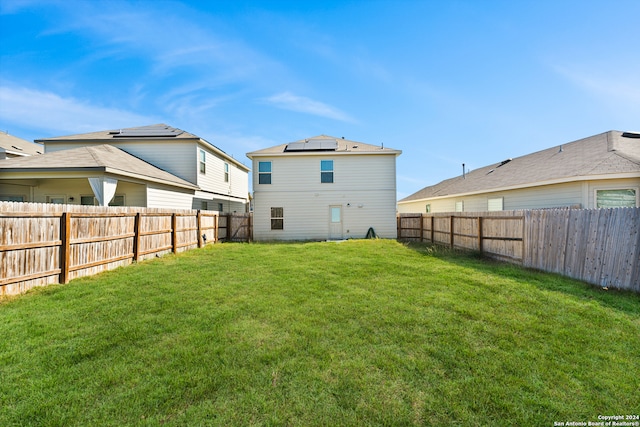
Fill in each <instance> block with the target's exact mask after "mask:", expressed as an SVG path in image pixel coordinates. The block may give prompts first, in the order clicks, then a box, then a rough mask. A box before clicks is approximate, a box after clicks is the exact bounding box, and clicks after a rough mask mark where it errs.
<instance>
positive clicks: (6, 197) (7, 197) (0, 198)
mask: <svg viewBox="0 0 640 427" xmlns="http://www.w3.org/2000/svg"><path fill="white" fill-rule="evenodd" d="M0 202H24V196H16V195H12V194H2V195H0Z"/></svg>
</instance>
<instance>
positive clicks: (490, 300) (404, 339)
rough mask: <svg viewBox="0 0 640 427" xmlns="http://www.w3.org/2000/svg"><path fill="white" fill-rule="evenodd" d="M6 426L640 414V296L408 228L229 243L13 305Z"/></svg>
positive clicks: (2, 417)
mask: <svg viewBox="0 0 640 427" xmlns="http://www.w3.org/2000/svg"><path fill="white" fill-rule="evenodd" d="M0 336H1V337H2V338H1V339H0V425H2V426H11V425H19V426H23V425H25V426H27V425H33V426H73V425H92V426H94V425H95V426H100V425H141V426H146V425H149V426H155V425H171V426H173V425H176V426H177V425H242V426H245V425H278V426H279V425H304V426H314V425H347V426H348V425H443V424H444V425H464V426H467V425H471V426H474V425H478V426H480V425H491V426H496V425H497V426H500V425H505V426H507V425H508V426H511V425H553V423H554V422H556V421H557V422H566V421H583V422H587V421H597V416H598V415H600V414H603V415H612V414H637V413H638V412H640V404H639V400H638V390H639V389H640V379H639V376H638V367H639V366H640V339H639V338H638V337H640V296H638V295H636V294H630V293H624V292H616V291H612V290H609V291H604V290H601V289H598V288H594V287H591V286H588V285H585V284H583V283H581V282H577V281H574V280H570V279H566V278H562V277H559V276H556V275H550V274H543V273H539V272H534V271H529V270H525V269H522V268H518V267H515V266H511V265H506V264H501V263H496V262H491V261H487V260H483V259H481V258H479V257H477V256H474V255H465V254H460V253H455V252H451V251H447V250H442V249H434V248H431V247H428V246H423V245H415V246H411V245H403V244H400V243H398V242H395V241H386V240H371V241H347V242H344V243H340V244H338V243H326V242H325V243H290V244H223V245H214V246H208V247H206V248H203V249H198V250H194V251H190V252H186V253H182V254H179V255H175V256H174V255H170V256H166V257H164V258H160V259H156V260H152V261H148V262H143V263H139V264H136V265H132V266H130V267H126V268H122V269H118V270H114V271H111V272H107V273H104V274H100V275H97V276H93V277H88V278H83V279H78V280H74V281H72V282H71V283H69V284H68V285H64V286H58V285H54V286H49V287H47V288H42V289H39V290H37V291H34V292H30V293H28V294H26V295H23V296H20V297H17V298H11V299H7V300H5V301H3V302H2V303H0Z"/></svg>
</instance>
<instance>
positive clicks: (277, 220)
mask: <svg viewBox="0 0 640 427" xmlns="http://www.w3.org/2000/svg"><path fill="white" fill-rule="evenodd" d="M270 218H271V230H284V208H283V207H282V206H277V207H271V208H270Z"/></svg>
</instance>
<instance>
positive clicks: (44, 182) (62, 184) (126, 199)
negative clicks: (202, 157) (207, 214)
mask: <svg viewBox="0 0 640 427" xmlns="http://www.w3.org/2000/svg"><path fill="white" fill-rule="evenodd" d="M197 190H198V187H197V186H196V185H194V184H192V183H190V182H187V181H185V180H183V179H181V178H178V177H177V176H175V175H172V174H170V173H168V172H166V171H163V170H161V169H158V168H157V167H155V166H153V165H151V164H149V163H147V162H145V161H144V160H141V159H138V158H137V157H134V156H132V155H130V154H127V153H125V152H124V151H122V150H120V149H119V148H116V147H114V146H111V145H96V146H90V147H78V148H72V149H69V150H64V151H54V152H53V153H47V154H43V155H41V156H32V157H24V158H20V159H11V160H7V161H5V162H0V200H4V201H35V202H43V203H70V204H81V205H93V204H98V205H106V204H111V205H112V206H146V207H178V208H184V209H188V208H190V206H191V203H192V199H193V196H194V194H195V192H196V191H197Z"/></svg>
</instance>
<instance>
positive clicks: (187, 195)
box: [147, 185, 193, 209]
mask: <svg viewBox="0 0 640 427" xmlns="http://www.w3.org/2000/svg"><path fill="white" fill-rule="evenodd" d="M192 200H193V193H192V192H190V191H189V190H185V191H184V192H181V191H175V190H173V189H169V188H162V187H156V186H152V185H149V186H148V187H147V207H149V208H167V209H191V205H192Z"/></svg>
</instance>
